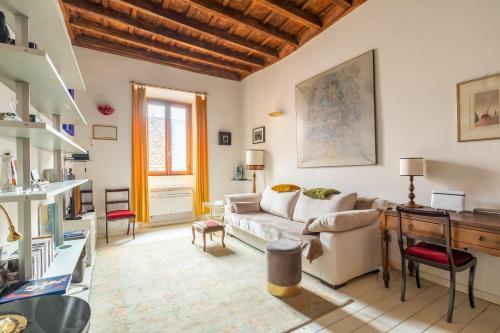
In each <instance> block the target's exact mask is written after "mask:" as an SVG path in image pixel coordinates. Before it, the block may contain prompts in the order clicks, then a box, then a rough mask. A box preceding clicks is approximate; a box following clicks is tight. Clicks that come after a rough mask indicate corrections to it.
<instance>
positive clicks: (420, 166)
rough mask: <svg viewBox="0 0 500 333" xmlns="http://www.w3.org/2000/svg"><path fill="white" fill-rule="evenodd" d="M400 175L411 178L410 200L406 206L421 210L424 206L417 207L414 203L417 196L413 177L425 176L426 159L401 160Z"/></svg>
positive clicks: (403, 158)
mask: <svg viewBox="0 0 500 333" xmlns="http://www.w3.org/2000/svg"><path fill="white" fill-rule="evenodd" d="M399 175H400V176H409V177H410V186H408V190H409V191H410V193H409V194H408V199H410V200H409V201H408V203H407V204H406V205H405V206H406V207H411V208H421V207H422V206H421V205H417V204H416V203H415V201H414V199H415V194H414V193H413V191H414V190H415V186H413V177H415V176H423V175H424V159H423V158H422V157H401V158H400V159H399Z"/></svg>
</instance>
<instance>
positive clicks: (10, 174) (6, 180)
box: [0, 153, 16, 192]
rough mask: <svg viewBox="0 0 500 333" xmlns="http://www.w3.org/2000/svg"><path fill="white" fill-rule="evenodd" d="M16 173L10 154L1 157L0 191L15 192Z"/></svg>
mask: <svg viewBox="0 0 500 333" xmlns="http://www.w3.org/2000/svg"><path fill="white" fill-rule="evenodd" d="M15 189H16V172H15V169H14V163H13V157H12V155H11V154H9V153H7V154H3V155H2V171H1V173H0V190H1V191H4V192H9V191H15Z"/></svg>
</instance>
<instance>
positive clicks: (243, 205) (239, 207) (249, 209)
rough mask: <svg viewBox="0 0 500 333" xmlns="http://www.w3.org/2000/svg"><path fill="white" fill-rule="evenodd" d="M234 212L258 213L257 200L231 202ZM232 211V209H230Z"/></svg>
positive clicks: (258, 205)
mask: <svg viewBox="0 0 500 333" xmlns="http://www.w3.org/2000/svg"><path fill="white" fill-rule="evenodd" d="M232 205H233V207H234V213H236V214H248V213H258V212H260V204H259V202H233V203H232ZM231 212H233V210H231Z"/></svg>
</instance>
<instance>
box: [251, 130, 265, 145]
mask: <svg viewBox="0 0 500 333" xmlns="http://www.w3.org/2000/svg"><path fill="white" fill-rule="evenodd" d="M252 138H253V143H254V144H256V143H264V142H266V128H265V127H264V126H262V127H257V128H254V129H253V130H252Z"/></svg>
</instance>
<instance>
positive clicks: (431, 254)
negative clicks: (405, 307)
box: [396, 206, 477, 323]
mask: <svg viewBox="0 0 500 333" xmlns="http://www.w3.org/2000/svg"><path fill="white" fill-rule="evenodd" d="M396 210H397V213H398V226H397V227H398V243H399V250H400V252H401V301H402V302H404V301H405V292H406V261H407V260H408V261H409V262H413V263H414V264H415V278H416V282H417V288H420V267H419V265H420V264H424V265H429V266H432V267H436V268H441V269H444V270H447V271H449V272H450V296H449V302H448V316H447V318H446V320H447V321H448V322H449V323H451V320H452V317H453V308H454V305H455V284H456V280H455V275H456V273H457V272H462V271H465V270H466V269H469V268H470V271H469V303H470V306H471V307H472V308H474V307H475V305H474V294H473V291H474V275H475V272H476V263H477V259H476V258H475V257H474V256H473V255H472V254H470V253H468V252H464V251H460V250H456V249H452V247H451V220H450V213H448V212H447V211H444V210H425V209H413V208H407V207H402V206H398V207H397V208H396ZM401 214H410V215H413V216H415V215H416V216H419V215H420V216H427V217H435V218H436V219H435V221H436V223H439V224H441V225H443V226H444V241H443V239H440V238H432V237H422V236H418V237H417V236H416V235H415V234H413V233H412V230H413V225H412V224H411V223H410V224H408V227H407V232H405V233H404V234H405V235H404V236H406V237H407V238H410V239H415V238H418V239H421V240H423V241H422V242H419V243H417V244H416V245H413V246H411V245H410V246H408V247H407V248H405V247H404V245H403V226H402V224H403V219H402V218H401ZM443 243H444V246H443V245H440V244H443Z"/></svg>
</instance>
